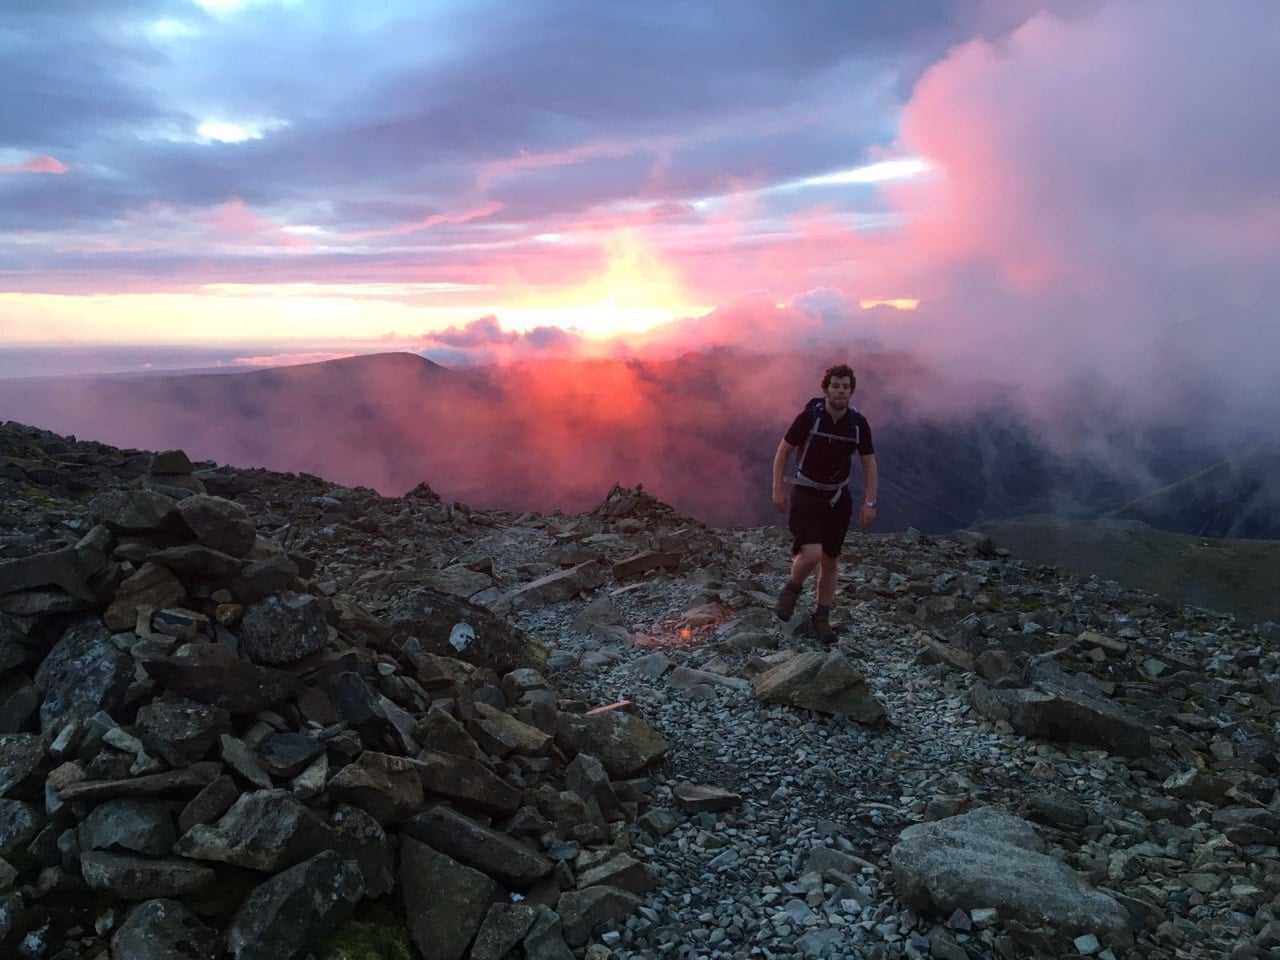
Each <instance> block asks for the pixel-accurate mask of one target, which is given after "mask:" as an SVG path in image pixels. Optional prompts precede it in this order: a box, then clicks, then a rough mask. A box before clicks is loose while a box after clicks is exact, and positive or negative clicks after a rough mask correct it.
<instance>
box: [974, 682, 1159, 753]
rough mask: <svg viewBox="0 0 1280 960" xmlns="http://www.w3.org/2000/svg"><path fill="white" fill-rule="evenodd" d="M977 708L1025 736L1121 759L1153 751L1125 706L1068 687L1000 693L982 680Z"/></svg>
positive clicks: (1143, 728)
mask: <svg viewBox="0 0 1280 960" xmlns="http://www.w3.org/2000/svg"><path fill="white" fill-rule="evenodd" d="M969 698H970V702H971V703H972V704H973V707H974V709H975V710H977V711H978V712H979V713H981V714H982V715H983V716H986V717H990V718H991V719H992V720H1003V721H1005V722H1006V723H1008V724H1009V725H1010V726H1011V727H1013V729H1014V730H1016V731H1017V732H1018V733H1020V734H1022V735H1023V736H1024V737H1036V738H1039V739H1042V740H1055V741H1062V742H1066V743H1080V744H1084V745H1086V746H1092V747H1101V748H1102V749H1104V750H1109V751H1110V752H1111V753H1115V754H1119V755H1120V756H1123V757H1135V758H1138V757H1145V756H1149V755H1150V753H1151V731H1150V729H1149V728H1148V727H1147V726H1146V725H1144V724H1143V723H1142V722H1141V721H1139V720H1138V719H1137V718H1136V717H1134V716H1132V715H1131V714H1129V713H1128V712H1126V711H1125V710H1124V708H1123V707H1121V706H1119V705H1117V704H1114V703H1110V702H1108V701H1106V700H1102V699H1099V698H1096V697H1091V696H1089V695H1087V694H1085V693H1083V692H1082V691H1079V690H1069V689H1066V688H1065V687H1046V686H1041V687H1040V688H1039V689H1025V688H1020V689H1013V690H1007V689H1001V688H999V687H994V686H992V685H991V684H989V683H985V682H983V681H981V680H979V681H977V682H976V683H974V685H973V689H972V691H970V695H969Z"/></svg>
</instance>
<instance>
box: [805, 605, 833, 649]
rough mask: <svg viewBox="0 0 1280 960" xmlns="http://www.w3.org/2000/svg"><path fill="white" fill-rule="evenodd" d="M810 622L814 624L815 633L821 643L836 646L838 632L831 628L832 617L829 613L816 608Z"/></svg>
mask: <svg viewBox="0 0 1280 960" xmlns="http://www.w3.org/2000/svg"><path fill="white" fill-rule="evenodd" d="M809 623H810V624H812V626H813V635H814V636H815V637H817V638H818V642H819V643H820V644H822V645H823V646H824V647H834V646H835V644H836V632H835V631H834V630H832V629H831V617H830V616H829V615H828V614H826V613H819V612H818V611H817V610H815V611H814V612H813V616H811V617H810V618H809Z"/></svg>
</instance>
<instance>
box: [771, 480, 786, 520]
mask: <svg viewBox="0 0 1280 960" xmlns="http://www.w3.org/2000/svg"><path fill="white" fill-rule="evenodd" d="M773 505H774V506H775V507H777V508H778V512H779V513H786V512H787V491H786V488H785V487H783V485H782V484H780V483H775V484H774V485H773Z"/></svg>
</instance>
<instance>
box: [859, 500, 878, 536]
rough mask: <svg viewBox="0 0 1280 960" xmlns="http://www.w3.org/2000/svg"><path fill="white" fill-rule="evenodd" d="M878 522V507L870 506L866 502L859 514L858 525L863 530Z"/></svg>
mask: <svg viewBox="0 0 1280 960" xmlns="http://www.w3.org/2000/svg"><path fill="white" fill-rule="evenodd" d="M875 522H876V508H875V507H869V506H867V505H866V504H865V503H864V504H863V505H862V512H861V513H859V514H858V526H860V527H862V529H863V530H865V529H867V527H869V526H871V525H872V524H873V523H875Z"/></svg>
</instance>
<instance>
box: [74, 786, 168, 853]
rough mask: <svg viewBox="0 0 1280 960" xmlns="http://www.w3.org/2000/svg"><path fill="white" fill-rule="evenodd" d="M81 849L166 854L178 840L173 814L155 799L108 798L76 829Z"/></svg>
mask: <svg viewBox="0 0 1280 960" xmlns="http://www.w3.org/2000/svg"><path fill="white" fill-rule="evenodd" d="M76 829H77V833H78V835H79V838H80V849H81V850H110V851H119V852H125V853H141V854H146V855H148V856H152V857H163V856H165V855H167V854H168V853H169V851H170V849H171V848H172V847H173V842H174V840H176V839H177V831H176V830H175V829H174V825H173V816H172V814H171V813H170V812H169V808H168V806H167V805H166V804H164V803H162V802H159V801H155V800H131V799H125V798H121V799H117V800H108V801H106V802H105V803H101V804H99V805H98V806H96V807H94V808H93V810H92V811H90V813H89V815H88V816H87V817H85V818H84V820H82V821H81V822H80V825H79V827H77V828H76Z"/></svg>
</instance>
